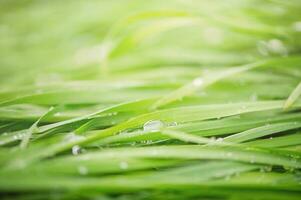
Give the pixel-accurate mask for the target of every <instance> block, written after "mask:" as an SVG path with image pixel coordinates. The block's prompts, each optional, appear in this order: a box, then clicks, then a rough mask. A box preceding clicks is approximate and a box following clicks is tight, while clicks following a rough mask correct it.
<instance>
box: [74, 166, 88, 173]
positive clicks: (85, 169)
mask: <svg viewBox="0 0 301 200" xmlns="http://www.w3.org/2000/svg"><path fill="white" fill-rule="evenodd" d="M77 170H78V172H79V174H81V175H87V174H88V172H89V171H88V168H87V167H85V166H82V165H81V166H78V168H77Z"/></svg>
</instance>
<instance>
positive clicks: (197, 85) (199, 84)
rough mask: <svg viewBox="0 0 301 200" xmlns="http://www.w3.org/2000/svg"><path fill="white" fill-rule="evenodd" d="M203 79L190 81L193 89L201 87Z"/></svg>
mask: <svg viewBox="0 0 301 200" xmlns="http://www.w3.org/2000/svg"><path fill="white" fill-rule="evenodd" d="M203 82H204V81H203V79H202V78H196V79H194V80H193V81H192V84H193V86H195V87H200V86H201V85H203Z"/></svg>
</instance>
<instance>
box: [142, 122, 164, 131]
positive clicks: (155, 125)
mask: <svg viewBox="0 0 301 200" xmlns="http://www.w3.org/2000/svg"><path fill="white" fill-rule="evenodd" d="M163 127H164V123H163V122H162V121H160V120H151V121H148V122H146V123H145V124H144V125H143V130H144V131H151V132H155V131H159V130H160V129H162V128H163Z"/></svg>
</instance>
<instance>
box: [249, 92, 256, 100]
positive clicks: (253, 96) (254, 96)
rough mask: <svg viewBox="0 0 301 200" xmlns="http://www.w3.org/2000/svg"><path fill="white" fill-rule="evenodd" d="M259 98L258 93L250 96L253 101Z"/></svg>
mask: <svg viewBox="0 0 301 200" xmlns="http://www.w3.org/2000/svg"><path fill="white" fill-rule="evenodd" d="M257 99H258V97H257V94H256V93H254V94H252V95H251V96H250V100H251V101H257Z"/></svg>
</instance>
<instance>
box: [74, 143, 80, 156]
mask: <svg viewBox="0 0 301 200" xmlns="http://www.w3.org/2000/svg"><path fill="white" fill-rule="evenodd" d="M80 153H81V148H80V146H78V145H74V146H73V147H72V154H73V155H78V154H80Z"/></svg>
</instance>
